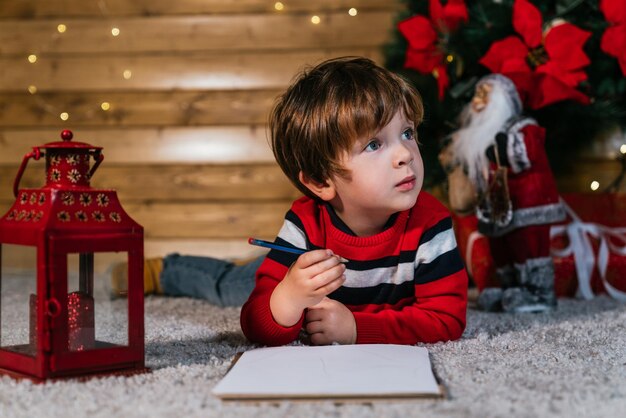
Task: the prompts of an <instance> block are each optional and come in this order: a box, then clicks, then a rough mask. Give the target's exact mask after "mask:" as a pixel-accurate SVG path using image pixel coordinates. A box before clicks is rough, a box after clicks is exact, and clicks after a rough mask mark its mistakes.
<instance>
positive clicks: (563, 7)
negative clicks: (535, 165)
mask: <svg viewBox="0 0 626 418" xmlns="http://www.w3.org/2000/svg"><path fill="white" fill-rule="evenodd" d="M405 3H406V10H405V11H404V12H402V13H401V14H400V15H399V16H398V31H397V32H396V34H395V37H394V40H393V41H392V43H391V44H390V45H388V47H387V48H386V65H387V67H388V68H390V69H391V70H393V71H396V72H398V73H400V74H402V75H403V76H404V77H406V78H408V79H409V80H411V82H413V83H414V84H415V86H416V87H417V89H418V90H419V91H420V93H421V94H422V98H423V100H424V104H425V109H426V114H425V121H424V123H423V124H422V126H421V127H420V129H419V134H420V142H421V143H422V152H423V155H424V159H425V161H426V167H427V173H426V185H427V186H432V185H434V184H436V183H438V182H440V181H441V180H443V178H444V175H443V172H442V170H441V167H440V166H439V164H438V162H437V158H436V157H437V153H438V151H439V149H440V142H441V141H442V139H443V138H445V136H446V134H447V133H449V132H450V131H452V130H453V129H454V128H456V127H457V126H458V123H457V118H458V115H459V112H460V110H461V109H462V107H463V106H464V105H465V104H467V103H468V101H469V100H470V98H471V96H472V94H473V87H474V84H475V83H476V81H477V80H478V79H479V78H480V77H482V76H484V75H486V74H489V73H492V72H497V73H503V74H505V75H507V76H509V77H510V78H512V79H515V81H516V84H517V85H518V86H521V87H519V88H518V89H519V90H520V94H521V95H522V98H523V99H524V103H525V106H524V107H525V113H526V114H528V115H529V116H531V117H533V118H535V119H536V120H537V121H538V122H539V124H540V125H542V126H543V127H545V128H546V137H547V139H546V147H547V151H548V155H549V157H550V161H551V165H552V167H553V170H554V171H555V173H556V175H557V176H559V175H566V174H567V173H568V171H569V170H573V169H574V168H575V160H576V156H577V155H579V154H580V152H581V150H583V149H584V147H585V146H586V145H588V144H589V143H590V142H592V141H594V139H596V138H598V137H599V136H600V135H601V134H602V133H603V132H606V131H607V130H610V129H615V128H616V127H620V128H622V130H624V128H626V1H625V0H447V1H446V0H407V1H405Z"/></svg>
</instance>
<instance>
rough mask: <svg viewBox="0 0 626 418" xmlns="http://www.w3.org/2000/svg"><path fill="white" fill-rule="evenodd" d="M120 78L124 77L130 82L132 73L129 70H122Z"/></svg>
mask: <svg viewBox="0 0 626 418" xmlns="http://www.w3.org/2000/svg"><path fill="white" fill-rule="evenodd" d="M122 76H123V77H124V79H126V80H130V78H131V77H132V76H133V72H132V71H130V70H124V73H122Z"/></svg>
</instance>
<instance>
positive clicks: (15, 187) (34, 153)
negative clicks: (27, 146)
mask: <svg viewBox="0 0 626 418" xmlns="http://www.w3.org/2000/svg"><path fill="white" fill-rule="evenodd" d="M31 158H34V159H35V161H37V160H38V159H39V158H41V150H40V149H39V148H37V147H33V151H32V152H29V153H28V154H26V155H24V159H23V160H22V164H21V165H20V169H19V170H17V175H16V176H15V181H14V182H13V195H14V196H15V197H17V191H18V189H19V187H20V180H22V175H23V174H24V170H26V165H27V164H28V160H29V159H31Z"/></svg>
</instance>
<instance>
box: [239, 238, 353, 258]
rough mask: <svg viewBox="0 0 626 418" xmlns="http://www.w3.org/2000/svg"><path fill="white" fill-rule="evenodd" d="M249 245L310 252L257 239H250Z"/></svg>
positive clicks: (295, 251) (299, 252)
mask: <svg viewBox="0 0 626 418" xmlns="http://www.w3.org/2000/svg"><path fill="white" fill-rule="evenodd" d="M248 244H251V245H257V246H259V247H264V248H271V249H272V250H278V251H284V252H286V253H292V254H304V253H306V252H307V251H308V250H302V249H300V248H294V247H285V246H284V245H280V244H276V243H274V242H269V241H265V240H262V239H256V238H248ZM339 261H341V262H342V263H347V262H348V260H347V259H345V258H343V257H341V256H340V257H339Z"/></svg>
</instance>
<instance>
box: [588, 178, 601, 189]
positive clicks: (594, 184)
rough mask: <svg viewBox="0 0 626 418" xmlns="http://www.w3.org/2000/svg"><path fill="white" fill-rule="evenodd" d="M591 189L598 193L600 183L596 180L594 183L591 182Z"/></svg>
mask: <svg viewBox="0 0 626 418" xmlns="http://www.w3.org/2000/svg"><path fill="white" fill-rule="evenodd" d="M590 187H591V190H593V191H596V190H598V189H599V188H600V183H598V182H597V181H595V180H594V181H592V182H591V186H590Z"/></svg>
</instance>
